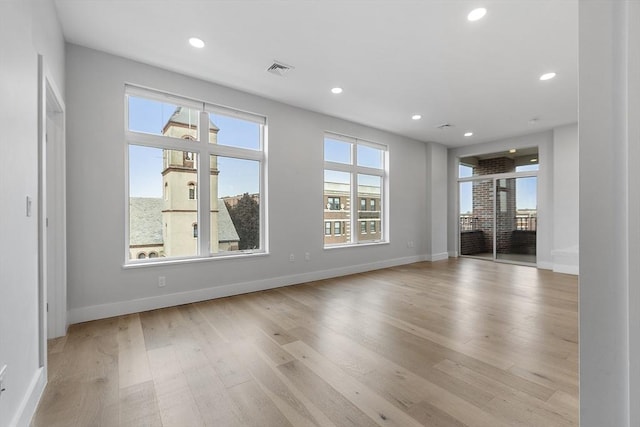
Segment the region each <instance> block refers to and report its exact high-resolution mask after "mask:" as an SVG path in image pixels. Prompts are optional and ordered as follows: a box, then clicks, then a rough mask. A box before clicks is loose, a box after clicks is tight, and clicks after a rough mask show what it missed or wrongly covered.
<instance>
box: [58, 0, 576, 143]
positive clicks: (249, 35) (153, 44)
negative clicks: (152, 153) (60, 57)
mask: <svg viewBox="0 0 640 427" xmlns="http://www.w3.org/2000/svg"><path fill="white" fill-rule="evenodd" d="M54 1H55V4H56V6H57V9H58V14H59V18H60V21H61V24H62V28H63V31H64V35H65V38H66V40H67V41H69V42H71V43H75V44H79V45H83V46H88V47H91V48H94V49H98V50H102V51H105V52H109V53H113V54H116V55H120V56H124V57H127V58H132V59H135V60H138V61H141V62H145V63H148V64H152V65H157V66H159V67H162V68H166V69H169V70H173V71H177V72H181V73H184V74H187V75H191V76H195V77H198V78H202V79H205V80H209V81H212V82H215V83H219V84H222V85H225V86H229V87H233V88H236V89H240V90H243V91H246V92H250V93H254V94H258V95H262V96H265V97H267V98H271V99H275V100H278V101H282V102H285V103H288V104H291V105H296V106H299V107H303V108H306V109H309V110H313V111H318V112H321V113H325V114H329V115H332V116H336V117H341V118H345V119H348V120H352V121H355V122H358V123H363V124H366V125H369V126H373V127H376V128H380V129H385V130H388V131H391V132H394V133H397V134H401V135H406V136H408V137H412V138H415V139H418V140H421V141H436V142H440V143H442V144H445V145H447V146H451V147H455V146H462V145H469V144H472V143H479V142H485V141H490V140H495V139H500V138H504V137H510V136H515V135H522V134H527V133H532V132H537V131H540V130H544V129H550V128H553V127H555V126H558V125H562V124H568V123H573V122H576V121H577V116H578V115H577V98H578V70H577V68H578V66H577V63H578V22H577V0H535V1H534V0H501V1H495V0H487V1H476V0H472V1H462V0H446V1H443V0H440V1H434V0H413V1H410V0H289V1H287V0H229V1H221V0H197V1H193V0H173V1H171V0H54ZM479 6H482V7H485V8H487V9H488V13H487V15H486V16H485V17H484V18H483V19H482V20H480V21H476V22H470V21H468V20H467V19H466V16H467V14H468V13H469V12H470V11H471V10H472V9H474V8H475V7H479ZM192 36H196V37H199V38H201V39H203V40H204V41H205V42H206V47H205V48H204V49H201V50H197V49H194V48H193V47H191V46H190V45H189V44H188V43H187V39H188V38H189V37H192ZM274 59H277V60H279V61H282V62H285V63H287V64H290V65H293V66H294V67H295V69H294V70H292V71H291V72H289V73H288V74H287V75H286V76H284V77H278V76H275V75H273V74H270V73H267V72H266V71H265V70H266V69H267V67H268V66H269V65H271V63H272V62H273V60H274ZM548 71H554V72H556V73H557V77H556V78H555V79H552V80H549V81H540V80H539V79H538V77H539V76H540V75H541V74H543V73H545V72H548ZM335 86H340V87H342V88H344V92H343V93H342V94H341V95H333V94H332V93H331V92H330V89H331V88H332V87H335ZM159 89H161V88H159ZM211 101H214V102H215V100H211ZM412 114H421V115H422V117H423V118H422V120H419V121H413V120H411V115H412ZM533 118H537V119H538V120H537V122H536V124H531V123H530V121H531V119H533ZM442 123H450V124H452V125H453V127H451V128H449V129H447V130H439V129H436V128H435V127H436V126H437V125H439V124H442ZM467 131H472V132H474V135H473V136H472V137H464V136H463V133H465V132H467Z"/></svg>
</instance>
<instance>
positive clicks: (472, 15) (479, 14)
mask: <svg viewBox="0 0 640 427" xmlns="http://www.w3.org/2000/svg"><path fill="white" fill-rule="evenodd" d="M486 14H487V9H485V8H484V7H479V8H477V9H473V10H472V11H471V12H469V14H468V15H467V19H468V20H469V21H477V20H478V19H482V18H483V17H484V15H486Z"/></svg>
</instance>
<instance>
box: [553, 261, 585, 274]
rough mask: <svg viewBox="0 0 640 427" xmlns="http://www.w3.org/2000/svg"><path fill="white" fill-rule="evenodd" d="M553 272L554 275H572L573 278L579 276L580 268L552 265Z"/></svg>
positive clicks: (567, 265)
mask: <svg viewBox="0 0 640 427" xmlns="http://www.w3.org/2000/svg"><path fill="white" fill-rule="evenodd" d="M553 272H554V273H564V274H573V275H574V276H578V275H579V274H580V268H579V267H578V266H577V265H569V264H555V263H554V264H553Z"/></svg>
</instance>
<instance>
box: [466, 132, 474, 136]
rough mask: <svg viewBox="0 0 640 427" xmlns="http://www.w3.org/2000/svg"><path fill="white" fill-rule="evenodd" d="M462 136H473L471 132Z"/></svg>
mask: <svg viewBox="0 0 640 427" xmlns="http://www.w3.org/2000/svg"><path fill="white" fill-rule="evenodd" d="M464 136H473V132H467V133H465V134H464Z"/></svg>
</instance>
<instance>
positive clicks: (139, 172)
mask: <svg viewBox="0 0 640 427" xmlns="http://www.w3.org/2000/svg"><path fill="white" fill-rule="evenodd" d="M125 104H126V111H127V120H126V124H125V137H126V144H127V160H128V194H127V204H128V209H127V212H128V222H127V227H126V233H127V236H126V239H125V241H126V243H127V248H126V263H131V264H134V263H139V262H144V261H138V260H137V254H138V253H140V252H141V251H145V252H148V251H153V252H154V253H156V254H157V258H156V259H155V260H154V262H161V261H162V260H163V259H169V258H171V259H184V258H187V259H188V258H208V257H214V256H222V255H225V254H240V253H254V252H264V251H265V249H266V242H265V232H264V230H265V229H266V227H265V224H264V218H265V215H264V212H265V208H264V201H265V196H264V195H265V188H264V179H263V177H264V176H265V168H266V159H265V155H264V148H265V147H264V146H265V128H266V119H265V118H264V117H262V116H258V115H255V114H251V113H246V112H241V111H236V110H232V109H229V108H226V107H219V106H215V105H212V104H208V103H206V102H199V101H194V100H191V99H187V98H181V97H176V96H173V95H167V94H163V93H160V92H155V91H150V90H147V89H141V88H137V87H133V86H127V87H126V100H125ZM147 262H148V259H147Z"/></svg>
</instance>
